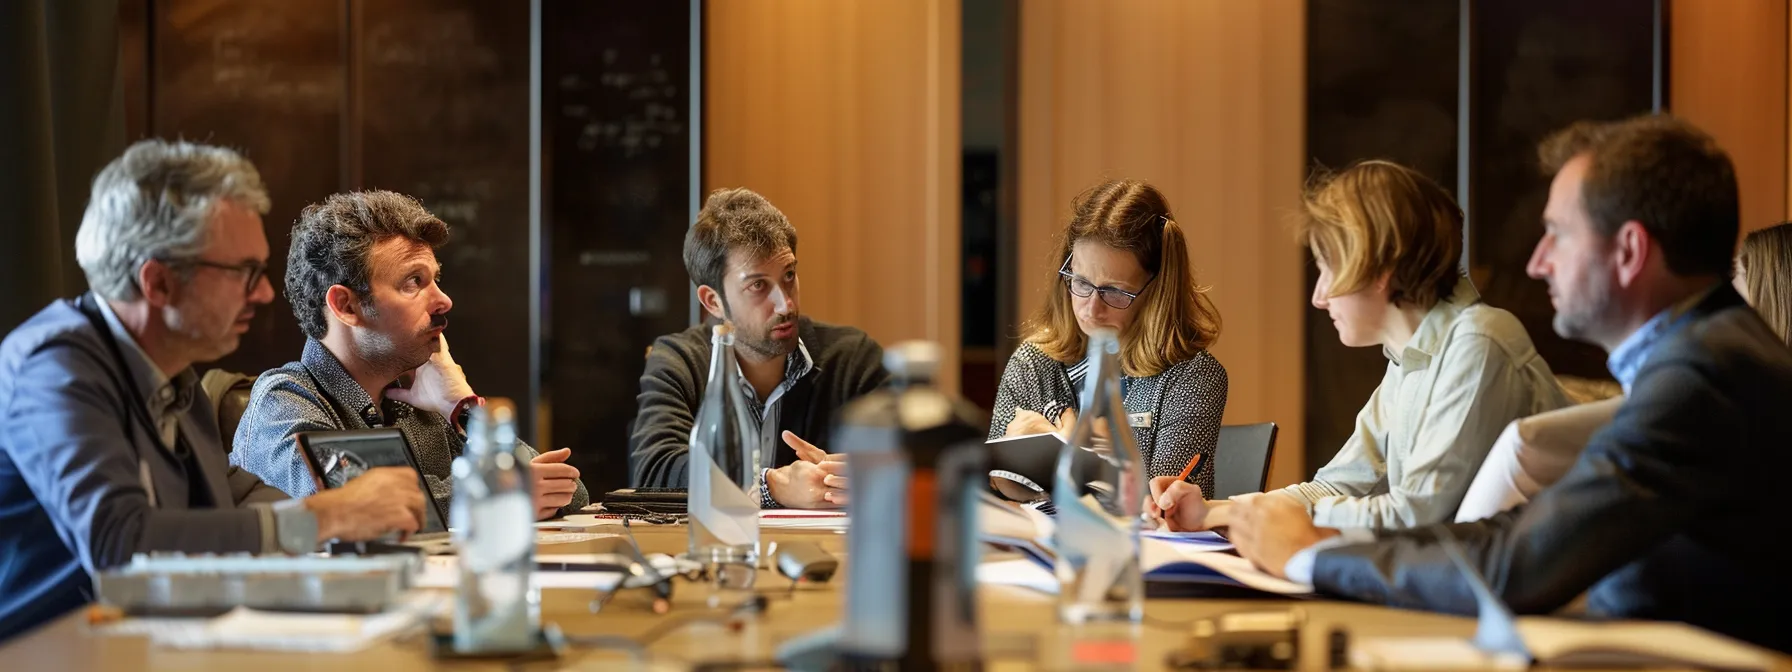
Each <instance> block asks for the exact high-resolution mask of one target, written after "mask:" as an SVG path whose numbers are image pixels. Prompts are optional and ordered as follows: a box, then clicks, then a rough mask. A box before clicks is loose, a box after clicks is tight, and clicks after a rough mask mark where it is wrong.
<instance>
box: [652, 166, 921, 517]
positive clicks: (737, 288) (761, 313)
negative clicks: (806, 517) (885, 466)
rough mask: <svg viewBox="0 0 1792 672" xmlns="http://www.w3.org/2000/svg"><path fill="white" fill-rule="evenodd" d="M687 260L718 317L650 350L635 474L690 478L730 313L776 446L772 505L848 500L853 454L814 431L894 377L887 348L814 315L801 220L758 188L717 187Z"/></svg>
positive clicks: (743, 369) (743, 367)
mask: <svg viewBox="0 0 1792 672" xmlns="http://www.w3.org/2000/svg"><path fill="white" fill-rule="evenodd" d="M684 266H685V270H686V271H687V272H688V273H690V276H691V283H692V284H694V285H696V286H697V300H698V301H699V302H701V303H702V304H703V310H704V312H705V314H706V315H707V316H708V318H710V319H706V320H705V322H706V324H700V325H697V326H695V327H692V328H690V329H687V330H685V331H682V332H679V333H676V334H670V335H667V336H661V337H660V338H659V339H658V340H656V341H655V342H654V344H653V348H652V349H651V350H650V351H649V353H648V356H647V370H646V372H645V373H644V374H642V376H641V394H640V396H639V397H638V400H639V402H640V406H641V409H640V413H639V414H638V415H637V416H636V417H635V424H634V431H633V433H632V435H631V436H630V438H629V450H630V452H631V458H632V459H631V460H630V461H631V462H632V463H633V465H634V482H635V485H637V486H639V487H661V488H683V487H687V485H688V482H689V471H690V466H689V458H690V445H691V425H692V422H693V419H694V418H695V416H696V413H697V407H698V405H700V404H701V403H702V401H703V388H704V385H705V384H706V383H707V382H708V380H707V379H708V372H709V360H710V327H711V326H712V324H711V323H709V322H710V320H729V321H731V322H732V323H733V324H734V328H735V332H734V333H735V341H734V349H735V355H736V359H737V360H738V362H739V364H740V374H741V380H742V383H743V389H742V392H743V395H742V396H744V397H745V398H746V400H747V404H748V406H749V407H750V408H749V409H748V411H749V413H750V415H751V419H752V421H753V423H754V424H755V425H757V426H758V428H759V432H760V435H759V436H760V440H761V441H763V442H764V445H765V446H767V447H768V448H769V449H770V450H768V451H767V453H769V454H768V455H766V457H765V458H764V463H763V464H761V467H762V468H761V469H760V471H759V478H760V488H759V492H760V506H762V507H765V508H775V507H789V508H801V509H826V508H839V507H843V506H845V505H846V497H847V482H846V462H845V460H844V459H843V456H841V455H838V454H830V453H828V452H826V451H824V450H822V449H821V448H819V447H817V446H816V445H815V444H814V443H811V442H812V441H820V440H822V437H825V436H826V434H827V432H828V431H829V429H830V427H831V426H832V423H833V418H834V413H835V412H836V411H838V410H839V409H840V407H841V406H843V405H845V404H846V402H848V401H850V400H852V399H854V398H857V397H858V396H860V395H863V394H865V393H867V392H870V391H872V390H875V389H877V388H878V387H879V386H881V385H883V384H884V382H885V381H887V380H888V379H889V374H888V373H887V372H885V371H884V368H883V348H881V347H879V346H878V344H877V342H876V341H873V340H871V337H870V336H867V335H866V334H865V332H863V331H860V330H858V329H854V328H852V327H844V326H835V325H830V324H822V323H820V322H815V321H812V320H809V319H807V318H804V317H802V313H801V312H800V311H799V310H798V309H797V294H798V284H799V283H798V281H797V263H796V228H795V227H793V226H791V225H790V220H789V219H787V218H786V217H785V216H784V213H782V212H779V211H778V209H777V208H775V207H773V206H772V204H771V203H770V202H767V201H766V200H765V198H764V197H762V196H760V195H759V194H756V193H753V192H752V191H749V190H747V189H722V190H718V191H716V192H715V193H712V194H710V196H709V200H708V201H707V202H705V203H704V204H703V210H702V211H701V212H699V213H697V223H696V224H695V225H693V226H692V227H691V229H690V231H689V232H688V233H687V234H685V239H684Z"/></svg>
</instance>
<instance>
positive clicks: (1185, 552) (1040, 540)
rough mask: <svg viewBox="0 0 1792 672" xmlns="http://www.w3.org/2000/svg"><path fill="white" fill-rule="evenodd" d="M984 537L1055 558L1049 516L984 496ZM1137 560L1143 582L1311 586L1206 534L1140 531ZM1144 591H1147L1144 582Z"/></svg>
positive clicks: (1303, 589)
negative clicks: (1262, 565) (1256, 563)
mask: <svg viewBox="0 0 1792 672" xmlns="http://www.w3.org/2000/svg"><path fill="white" fill-rule="evenodd" d="M978 524H979V527H980V528H981V531H980V535H981V537H982V539H983V540H984V541H985V542H986V543H989V544H992V545H995V546H998V547H1002V548H1005V549H1009V550H1013V551H1017V552H1019V553H1021V554H1022V555H1024V556H1026V557H1027V558H1028V559H1029V560H1031V561H1033V563H1034V564H1035V565H1037V566H1040V567H1043V568H1045V569H1046V570H1048V571H1050V570H1051V569H1052V566H1053V564H1054V563H1055V562H1056V553H1055V552H1054V551H1053V546H1052V534H1053V530H1054V528H1055V525H1054V524H1053V521H1052V519H1051V517H1050V516H1048V515H1046V514H1044V513H1041V512H1039V511H1036V510H1032V509H1030V508H1028V507H1024V506H1019V505H1016V504H1013V503H1010V502H1003V501H1001V500H999V499H996V498H995V497H993V496H985V497H984V498H983V500H982V507H981V508H980V509H979V510H978ZM1139 565H1140V568H1141V569H1143V570H1144V572H1145V581H1146V583H1147V584H1208V585H1216V586H1224V587H1227V588H1232V589H1237V590H1239V591H1242V592H1245V593H1253V594H1258V595H1259V596H1272V595H1273V596H1280V597H1310V596H1312V595H1313V587H1312V586H1311V585H1308V584H1302V583H1296V582H1293V581H1289V580H1287V579H1282V578H1278V577H1276V576H1274V575H1271V574H1269V573H1268V572H1264V571H1263V570H1260V569H1257V568H1256V567H1255V566H1253V565H1252V564H1251V561H1249V560H1246V559H1244V558H1242V557H1239V556H1238V555H1237V554H1236V553H1233V552H1232V550H1231V544H1230V542H1226V541H1225V540H1224V538H1222V537H1220V536H1219V535H1217V534H1213V533H1211V532H1209V533H1181V534H1176V533H1152V532H1148V533H1144V534H1141V535H1140V538H1139ZM1147 590H1151V587H1150V586H1149V585H1148V586H1147Z"/></svg>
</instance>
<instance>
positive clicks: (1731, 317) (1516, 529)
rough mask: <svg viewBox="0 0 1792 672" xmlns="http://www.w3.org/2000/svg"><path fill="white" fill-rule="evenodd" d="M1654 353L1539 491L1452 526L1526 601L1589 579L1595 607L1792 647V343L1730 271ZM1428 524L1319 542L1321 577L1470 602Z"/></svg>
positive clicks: (1549, 605) (1503, 584)
mask: <svg viewBox="0 0 1792 672" xmlns="http://www.w3.org/2000/svg"><path fill="white" fill-rule="evenodd" d="M1690 320H1691V321H1690V322H1689V323H1688V324H1687V325H1686V326H1685V327H1683V328H1682V329H1681V330H1680V331H1679V332H1677V333H1675V334H1673V335H1671V336H1669V337H1667V338H1666V339H1664V340H1663V341H1661V342H1660V343H1658V344H1657V345H1656V347H1655V349H1654V351H1653V352H1652V353H1651V354H1650V355H1649V356H1648V359H1647V361H1645V362H1644V364H1643V367H1642V369H1641V370H1640V371H1638V373H1637V377H1636V379H1635V380H1634V381H1632V384H1631V391H1630V394H1629V395H1628V397H1627V399H1626V400H1625V402H1624V405H1623V406H1622V407H1621V408H1620V409H1619V410H1618V414H1617V417H1615V418H1613V420H1612V422H1611V424H1610V425H1607V426H1606V427H1605V428H1604V429H1602V430H1600V431H1599V432H1598V433H1597V434H1595V435H1593V437H1592V439H1591V440H1590V441H1589V442H1588V444H1587V447H1586V449H1585V451H1584V452H1582V453H1581V456H1580V459H1579V461H1578V462H1576V463H1575V465H1574V467H1573V468H1572V469H1571V470H1570V471H1569V472H1568V474H1567V475H1566V476H1564V477H1563V478H1562V480H1561V481H1559V482H1557V483H1556V484H1555V485H1554V486H1551V487H1549V488H1547V489H1545V490H1544V491H1543V492H1541V493H1539V494H1538V495H1537V497H1536V498H1535V499H1533V500H1532V501H1531V502H1530V503H1529V504H1528V505H1525V506H1521V507H1519V508H1517V509H1514V510H1511V511H1507V512H1506V513H1503V514H1500V515H1499V516H1495V517H1493V518H1488V519H1485V520H1481V521H1478V522H1474V523H1463V524H1457V525H1451V526H1449V529H1450V531H1451V532H1452V533H1453V534H1454V535H1455V536H1456V537H1457V538H1458V539H1459V540H1461V542H1462V545H1463V547H1464V550H1465V551H1466V552H1467V555H1468V558H1469V561H1470V563H1472V564H1474V565H1476V566H1478V567H1479V568H1480V571H1481V574H1482V576H1483V577H1485V578H1486V579H1487V581H1488V583H1489V585H1490V586H1491V587H1492V588H1493V590H1494V591H1495V592H1496V593H1498V594H1499V595H1500V596H1501V597H1502V598H1503V599H1504V600H1505V602H1506V603H1507V605H1509V606H1510V607H1512V609H1513V610H1514V611H1517V612H1519V613H1546V612H1549V611H1553V610H1555V609H1557V608H1559V607H1561V606H1563V605H1565V604H1567V603H1568V602H1570V601H1571V600H1573V599H1574V598H1575V597H1576V596H1577V595H1579V594H1580V593H1581V592H1582V591H1589V589H1590V592H1589V593H1588V596H1587V597H1588V602H1587V606H1588V610H1589V611H1590V612H1592V613H1594V614H1595V615H1601V616H1610V617H1621V618H1648V619H1660V620H1674V621H1684V622H1687V623H1691V624H1693V625H1697V626H1701V627H1704V628H1707V629H1710V630H1713V631H1716V632H1720V633H1724V634H1727V635H1730V636H1732V637H1736V638H1738V639H1742V640H1746V641H1750V642H1754V643H1757V644H1761V645H1763V646H1767V647H1771V648H1774V649H1778V650H1780V651H1792V627H1788V626H1787V625H1786V620H1785V617H1784V614H1783V612H1784V610H1785V609H1786V607H1787V605H1788V604H1792V574H1788V573H1787V572H1788V570H1789V569H1792V563H1788V562H1787V559H1788V557H1789V555H1788V551H1786V550H1784V549H1786V548H1789V547H1792V546H1789V545H1788V539H1787V533H1788V532H1792V502H1789V501H1788V499H1787V492H1788V490H1787V489H1782V488H1785V487H1786V485H1785V484H1786V482H1787V478H1788V477H1789V476H1792V408H1789V407H1788V404H1789V402H1792V351H1788V350H1787V348H1786V345H1785V342H1784V341H1781V340H1780V339H1779V338H1778V337H1776V336H1775V335H1774V334H1773V332H1772V331H1771V330H1769V329H1768V328H1767V325H1766V324H1765V323H1763V322H1762V321H1761V319H1760V317H1759V316H1758V315H1756V313H1755V312H1754V311H1753V310H1752V309H1750V308H1749V307H1748V306H1747V305H1745V304H1744V303H1743V301H1742V298H1741V297H1740V296H1737V294H1736V292H1735V291H1734V290H1732V289H1731V288H1730V286H1729V284H1728V283H1724V284H1723V285H1722V286H1720V287H1718V288H1716V289H1715V290H1714V291H1712V292H1711V293H1710V294H1709V295H1708V296H1706V297H1705V298H1704V299H1703V300H1701V301H1700V302H1699V303H1698V304H1697V305H1696V306H1695V307H1694V308H1693V309H1692V312H1691V315H1690ZM1435 535H1436V531H1435V530H1434V529H1432V528H1420V529H1415V530H1408V531H1405V532H1399V533H1383V534H1381V535H1380V537H1379V538H1378V540H1377V541H1376V542H1374V543H1370V544H1360V545H1354V546H1345V547H1340V548H1334V549H1328V550H1325V551H1321V552H1320V553H1319V554H1318V555H1317V557H1316V558H1315V562H1314V567H1313V583H1314V585H1315V586H1316V587H1318V589H1319V590H1321V591H1322V592H1326V593H1331V594H1335V595H1342V596H1346V597H1351V598H1355V599H1360V600H1365V601H1371V602H1383V603H1389V604H1393V605H1396V606H1405V607H1417V608H1423V609H1433V610H1439V611H1450V612H1456V613H1462V614H1472V613H1474V604H1475V603H1474V597H1473V596H1472V594H1471V593H1470V592H1469V588H1468V585H1467V583H1466V582H1465V581H1464V580H1463V579H1462V577H1461V575H1460V574H1459V573H1458V572H1457V571H1456V569H1455V568H1454V567H1452V566H1451V564H1450V560H1449V558H1448V557H1447V556H1446V555H1445V553H1444V549H1443V548H1442V547H1441V546H1440V545H1438V544H1437V543H1436V541H1435Z"/></svg>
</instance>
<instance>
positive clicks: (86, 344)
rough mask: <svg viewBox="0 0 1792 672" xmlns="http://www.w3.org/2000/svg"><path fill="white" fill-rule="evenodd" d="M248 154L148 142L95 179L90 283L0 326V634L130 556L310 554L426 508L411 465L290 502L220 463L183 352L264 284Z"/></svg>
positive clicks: (255, 181) (200, 344) (226, 327)
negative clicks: (1, 554) (8, 326)
mask: <svg viewBox="0 0 1792 672" xmlns="http://www.w3.org/2000/svg"><path fill="white" fill-rule="evenodd" d="M267 209H268V197H267V193H266V192H265V190H264V189H263V187H262V184H261V176H260V174H259V173H257V172H256V170H255V167H254V165H252V164H250V163H249V161H247V160H246V159H244V158H243V157H241V156H239V155H238V154H237V153H235V152H233V151H231V150H228V149H223V148H219V147H210V146H206V145H200V144H193V143H186V142H172V143H170V142H163V141H160V140H145V141H143V142H139V143H137V144H135V145H132V146H131V147H130V148H129V149H128V150H126V151H125V153H124V155H123V156H121V157H119V158H118V159H116V160H114V161H112V163H110V164H108V165H107V166H106V167H105V168H104V169H103V170H101V171H100V173H99V175H98V176H97V177H95V178H94V181H93V194H92V198H91V200H90V201H89V203H88V206H87V211H86V214H85V216H84V217H83V218H82V221H81V229H80V231H79V233H78V234H77V236H76V239H75V256H76V259H77V260H78V261H79V262H80V264H81V269H82V270H83V271H85V272H86V275H87V281H88V284H89V285H90V286H91V287H92V289H93V291H92V292H91V293H88V294H86V295H83V296H81V297H79V298H77V299H75V300H72V301H71V300H58V301H56V302H54V303H51V304H50V305H49V306H48V307H46V308H44V309H43V310H41V311H39V312H38V313H37V314H36V315H34V316H32V317H31V319H29V320H27V321H26V322H25V323H24V324H22V325H20V326H19V327H18V328H17V329H15V330H13V332H12V333H11V334H9V335H7V337H6V339H5V340H4V341H0V548H5V549H7V551H6V553H7V557H6V560H5V561H4V562H0V640H5V639H7V638H10V637H12V636H13V635H16V634H19V633H20V632H23V631H25V630H28V629H31V628H34V627H36V626H38V625H40V624H43V623H45V622H48V621H50V620H52V619H54V618H56V617H58V616H60V615H62V614H64V613H67V612H69V611H71V610H73V609H76V608H78V607H80V606H81V605H83V604H85V603H87V602H88V601H90V600H91V599H92V597H93V589H92V585H93V581H92V578H91V577H92V575H93V574H94V573H96V572H100V571H103V570H106V569H109V568H111V567H114V566H117V565H120V564H123V563H125V562H128V561H129V560H130V559H131V556H133V555H135V554H138V553H154V552H183V553H292V554H297V553H306V552H310V551H312V550H315V548H316V547H317V545H318V543H319V542H321V541H323V540H327V539H343V540H357V541H358V540H367V539H373V538H377V537H379V536H382V535H384V534H386V533H388V532H392V531H401V532H409V531H415V530H416V529H418V528H419V527H420V526H421V525H422V524H423V516H424V514H423V495H422V492H421V491H420V490H419V489H418V487H417V477H416V474H415V473H414V472H412V471H410V470H409V469H394V468H387V469H374V470H370V471H369V472H368V473H367V474H366V475H364V476H363V477H361V478H359V479H356V480H355V481H354V482H353V483H351V484H349V485H348V487H344V488H342V489H340V490H333V491H330V492H326V493H321V494H318V495H316V496H314V497H308V498H305V499H302V500H292V499H288V498H287V497H286V495H284V494H282V493H281V492H279V491H278V490H275V489H274V488H271V487H268V486H267V485H264V484H263V483H262V482H261V481H260V480H259V479H257V478H256V477H255V476H254V475H252V474H249V473H248V472H244V471H240V470H238V469H236V468H234V467H231V466H230V465H229V463H228V462H227V458H226V457H225V453H224V448H223V440H222V438H221V437H220V436H219V433H218V424H217V418H216V417H215V415H214V412H213V410H212V406H211V404H208V403H205V402H203V401H200V402H198V403H194V401H195V398H196V397H197V396H198V395H200V394H202V392H201V391H200V387H199V377H198V376H197V375H196V374H195V373H194V371H193V365H194V364H197V363H200V362H207V361H211V360H215V359H217V358H219V357H222V356H224V355H226V354H229V353H230V352H231V351H233V350H235V349H236V347H237V341H238V339H239V338H240V336H241V335H242V334H243V333H244V332H245V331H247V330H248V326H249V320H250V318H251V317H253V315H254V314H255V308H256V307H258V306H263V305H267V303H268V302H269V301H271V300H273V297H274V291H273V286H272V285H270V284H269V283H268V281H267V277H266V274H265V269H266V263H267V256H268V242H267V236H266V235H265V234H264V233H263V232H262V222H261V215H262V214H263V213H265V212H267Z"/></svg>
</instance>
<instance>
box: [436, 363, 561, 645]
mask: <svg viewBox="0 0 1792 672" xmlns="http://www.w3.org/2000/svg"><path fill="white" fill-rule="evenodd" d="M532 501H533V500H532V498H531V497H530V493H529V461H528V460H526V459H522V458H521V457H520V456H519V455H518V454H517V440H516V408H515V407H514V406H512V405H511V404H510V402H509V401H506V400H503V399H494V400H492V402H491V403H488V404H487V405H485V406H482V407H476V408H474V409H473V414H472V418H471V420H470V421H469V422H468V423H467V449H466V452H464V453H462V454H461V456H460V457H457V458H455V459H454V500H453V503H452V506H451V509H450V520H451V523H450V528H451V529H452V530H453V532H454V541H455V544H456V546H457V547H458V549H459V552H460V585H459V590H458V591H456V594H455V600H454V648H455V649H456V650H457V651H462V652H500V651H526V650H529V649H531V648H533V647H534V644H535V640H536V639H537V637H538V635H537V633H538V632H539V631H540V629H541V593H540V591H539V590H538V589H537V588H535V587H534V586H532V585H531V583H530V580H529V575H530V573H531V572H533V571H534V570H535V507H534V505H533V504H532Z"/></svg>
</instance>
